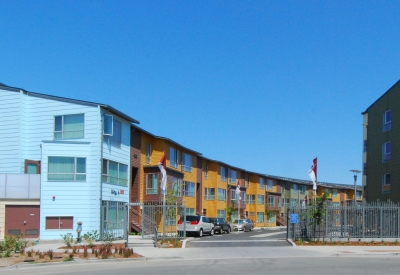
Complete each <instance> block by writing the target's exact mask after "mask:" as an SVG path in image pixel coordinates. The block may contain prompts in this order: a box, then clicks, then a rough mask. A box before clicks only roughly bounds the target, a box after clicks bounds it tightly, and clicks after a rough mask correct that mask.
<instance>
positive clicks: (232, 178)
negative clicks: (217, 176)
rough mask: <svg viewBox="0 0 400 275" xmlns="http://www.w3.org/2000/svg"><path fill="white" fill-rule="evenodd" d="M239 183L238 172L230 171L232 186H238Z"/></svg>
mask: <svg viewBox="0 0 400 275" xmlns="http://www.w3.org/2000/svg"><path fill="white" fill-rule="evenodd" d="M236 181H237V172H236V170H230V169H229V182H230V183H232V184H236Z"/></svg>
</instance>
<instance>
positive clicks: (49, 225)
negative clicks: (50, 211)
mask: <svg viewBox="0 0 400 275" xmlns="http://www.w3.org/2000/svg"><path fill="white" fill-rule="evenodd" d="M73 220H74V218H73V217H68V216H67V217H62V216H61V217H58V216H56V217H46V230H47V229H73V226H74V223H73Z"/></svg>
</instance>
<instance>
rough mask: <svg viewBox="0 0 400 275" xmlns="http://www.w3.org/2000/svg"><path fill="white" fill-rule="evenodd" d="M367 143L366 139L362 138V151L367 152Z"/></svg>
mask: <svg viewBox="0 0 400 275" xmlns="http://www.w3.org/2000/svg"><path fill="white" fill-rule="evenodd" d="M367 144H368V142H367V140H366V139H364V143H363V151H364V153H366V152H367Z"/></svg>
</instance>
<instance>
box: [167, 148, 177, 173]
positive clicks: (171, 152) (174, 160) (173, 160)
mask: <svg viewBox="0 0 400 275" xmlns="http://www.w3.org/2000/svg"><path fill="white" fill-rule="evenodd" d="M169 158H170V160H169V165H170V166H171V167H174V168H178V164H179V151H178V150H176V149H175V148H173V147H170V149H169Z"/></svg>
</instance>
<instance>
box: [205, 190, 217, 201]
mask: <svg viewBox="0 0 400 275" xmlns="http://www.w3.org/2000/svg"><path fill="white" fill-rule="evenodd" d="M204 200H205V201H213V200H215V188H204Z"/></svg>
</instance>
